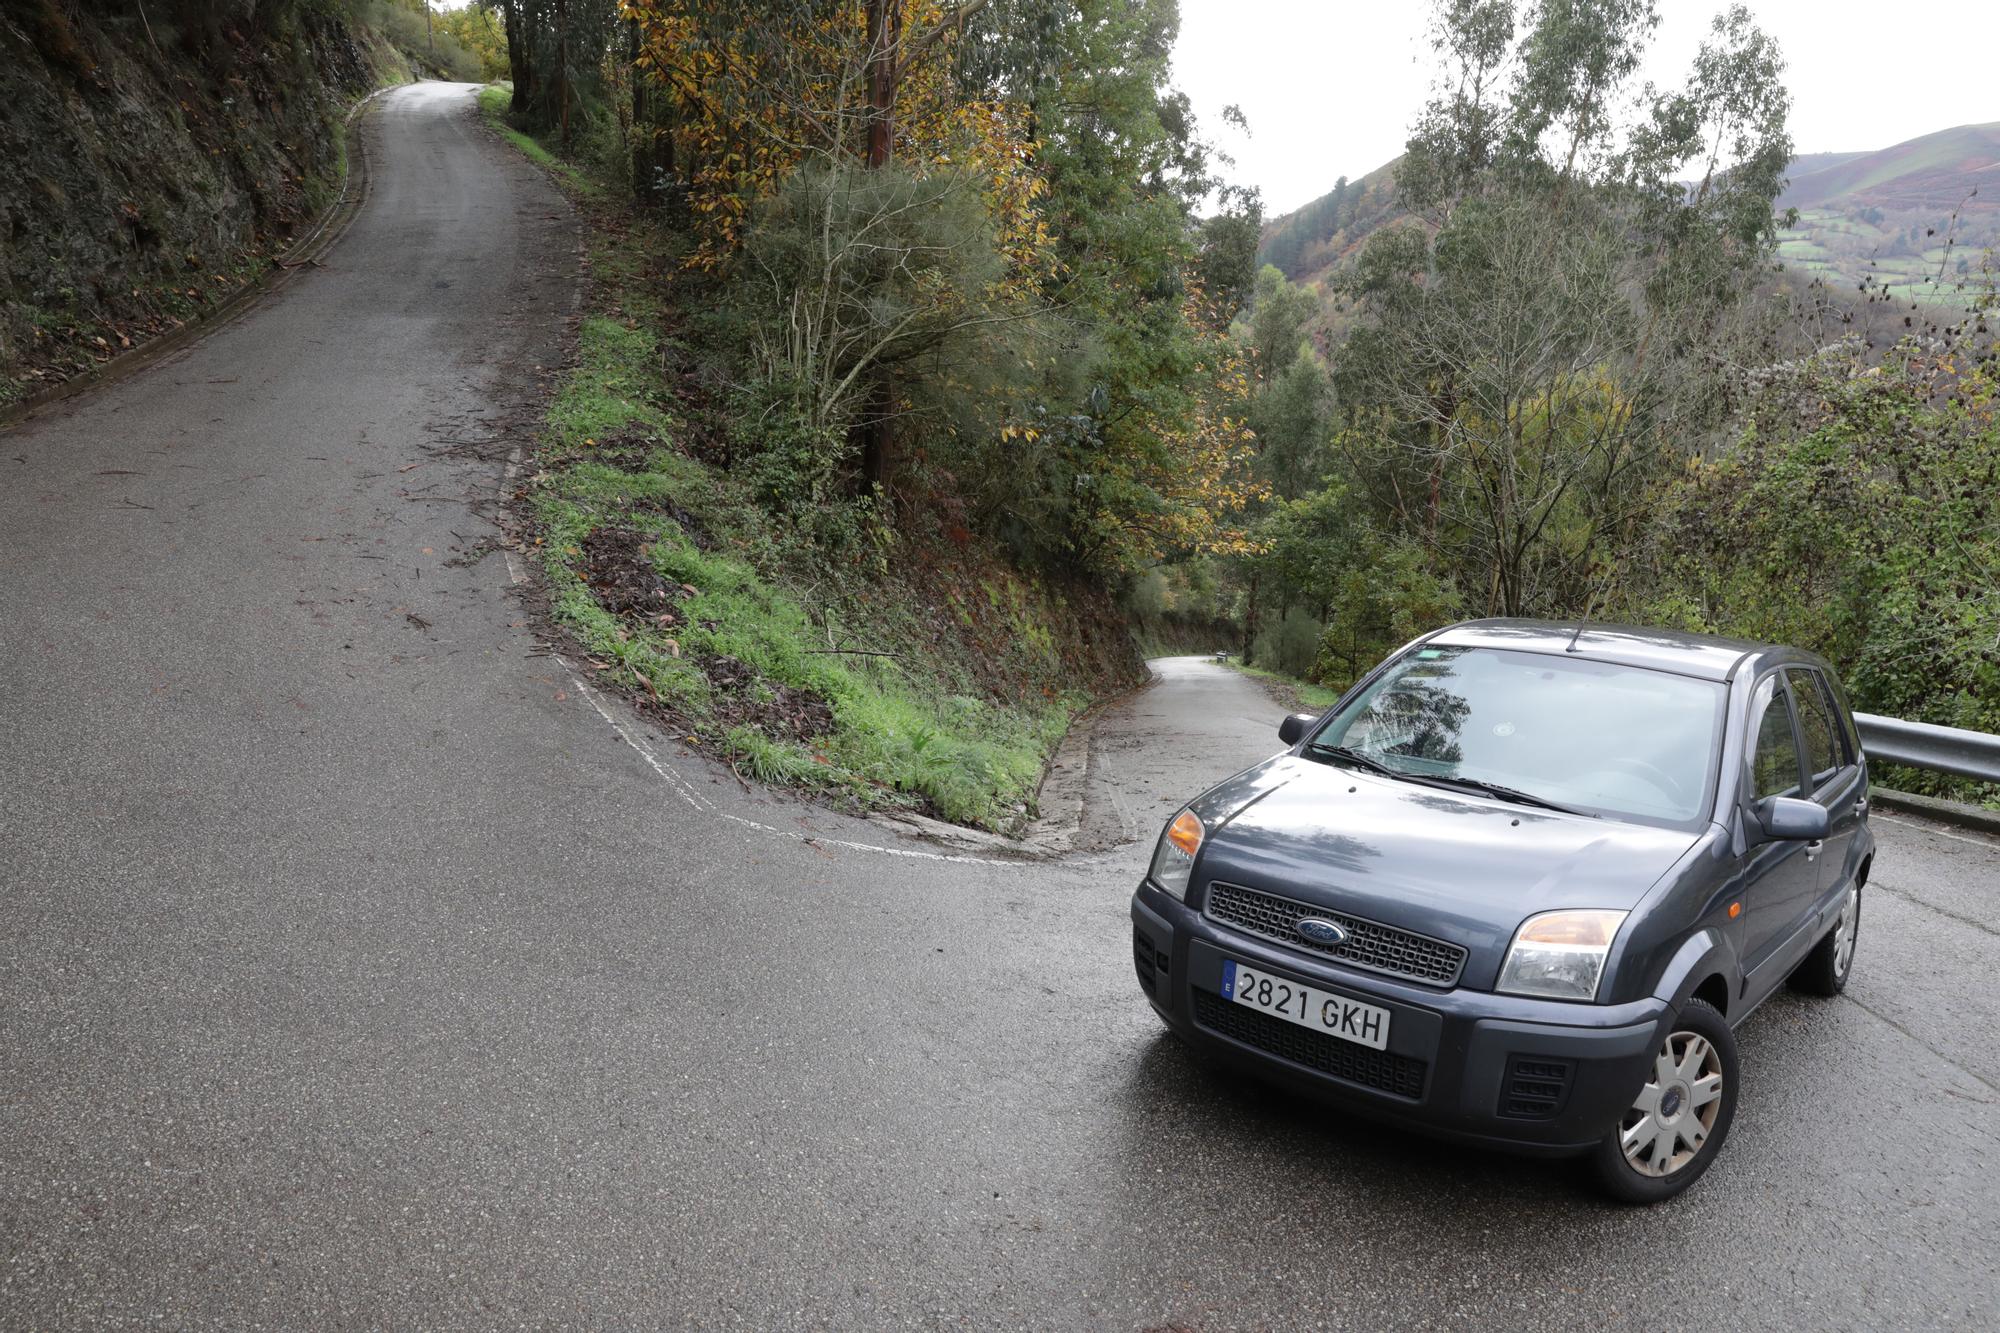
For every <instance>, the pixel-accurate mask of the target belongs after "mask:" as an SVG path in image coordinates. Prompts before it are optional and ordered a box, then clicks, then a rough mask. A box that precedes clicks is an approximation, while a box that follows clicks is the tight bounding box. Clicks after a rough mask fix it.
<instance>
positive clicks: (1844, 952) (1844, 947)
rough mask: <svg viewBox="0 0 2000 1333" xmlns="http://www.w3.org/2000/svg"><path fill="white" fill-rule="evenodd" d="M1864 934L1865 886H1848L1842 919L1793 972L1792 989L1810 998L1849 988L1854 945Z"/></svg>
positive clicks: (1841, 914)
mask: <svg viewBox="0 0 2000 1333" xmlns="http://www.w3.org/2000/svg"><path fill="white" fill-rule="evenodd" d="M1860 935H1861V886H1860V885H1859V884H1850V885H1848V886H1847V897H1846V899H1845V900H1844V901H1842V903H1841V904H1840V916H1839V918H1838V919H1837V920H1835V921H1834V923H1833V929H1832V930H1829V931H1828V932H1826V934H1824V935H1822V936H1820V941H1819V943H1818V944H1815V945H1814V946H1813V951H1812V952H1811V953H1809V954H1807V955H1806V956H1805V960H1804V961H1803V962H1801V963H1800V964H1799V965H1798V968H1797V969H1796V970H1794V971H1793V973H1792V989H1793V990H1801V991H1804V992H1805V993H1806V994H1808V995H1838V994H1840V993H1841V992H1842V991H1844V990H1846V989H1847V974H1848V973H1849V972H1850V971H1852V970H1853V968H1854V944H1855V941H1856V940H1857V939H1858V938H1859V937H1860Z"/></svg>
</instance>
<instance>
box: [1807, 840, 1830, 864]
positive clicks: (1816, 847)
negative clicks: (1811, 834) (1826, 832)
mask: <svg viewBox="0 0 2000 1333" xmlns="http://www.w3.org/2000/svg"><path fill="white" fill-rule="evenodd" d="M1824 850H1826V841H1825V840H1824V839H1822V838H1814V839H1813V840H1812V841H1811V842H1809V843H1807V844H1806V860H1808V861H1811V860H1815V859H1816V858H1817V857H1818V856H1819V854H1820V853H1821V852H1822V851H1824Z"/></svg>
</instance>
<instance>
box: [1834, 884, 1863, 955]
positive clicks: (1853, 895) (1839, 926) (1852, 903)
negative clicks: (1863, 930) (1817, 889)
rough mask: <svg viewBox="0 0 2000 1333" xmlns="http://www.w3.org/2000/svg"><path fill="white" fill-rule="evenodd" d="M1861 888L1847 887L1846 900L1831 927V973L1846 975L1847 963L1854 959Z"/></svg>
mask: <svg viewBox="0 0 2000 1333" xmlns="http://www.w3.org/2000/svg"><path fill="white" fill-rule="evenodd" d="M1860 904H1861V890H1860V889H1858V888H1854V887H1851V886H1850V887H1849V888H1848V890H1847V899H1846V901H1844V902H1842V903H1841V904H1840V920H1839V921H1837V922H1835V923H1834V927H1833V974H1834V975H1835V976H1836V977H1844V976H1846V975H1847V967H1848V964H1850V963H1852V962H1853V961H1854V937H1855V936H1856V935H1857V934H1859V933H1860V932H1859V930H1858V929H1857V928H1858V927H1859V925H1860V920H1859V917H1860V913H1859V911H1858V909H1859V907H1860Z"/></svg>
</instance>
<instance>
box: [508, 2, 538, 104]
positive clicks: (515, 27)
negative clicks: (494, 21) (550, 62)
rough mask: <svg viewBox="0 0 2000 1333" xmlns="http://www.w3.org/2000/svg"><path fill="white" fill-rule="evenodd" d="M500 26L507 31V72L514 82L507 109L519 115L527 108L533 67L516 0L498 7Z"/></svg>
mask: <svg viewBox="0 0 2000 1333" xmlns="http://www.w3.org/2000/svg"><path fill="white" fill-rule="evenodd" d="M500 22H501V26H502V27H503V28H505V30H506V33H507V72H508V74H509V75H511V76H512V79H513V83H514V98H513V100H512V101H511V102H510V103H509V104H508V109H509V110H511V111H512V112H513V113H514V114H515V115H517V116H518V115H520V114H522V113H523V112H525V111H526V110H527V109H528V97H529V95H530V94H531V93H533V92H534V88H535V67H534V65H533V63H532V62H531V60H530V59H529V56H528V32H527V25H526V24H525V23H524V22H523V20H522V17H521V6H520V4H519V2H518V0H507V2H506V4H504V5H503V6H501V9H500Z"/></svg>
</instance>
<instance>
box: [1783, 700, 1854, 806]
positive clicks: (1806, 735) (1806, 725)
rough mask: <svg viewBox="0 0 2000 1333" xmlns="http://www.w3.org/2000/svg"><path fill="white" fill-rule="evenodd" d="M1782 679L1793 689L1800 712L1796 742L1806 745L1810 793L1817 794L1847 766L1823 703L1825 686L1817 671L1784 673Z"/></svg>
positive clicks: (1844, 755)
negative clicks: (1809, 773) (1816, 792)
mask: <svg viewBox="0 0 2000 1333" xmlns="http://www.w3.org/2000/svg"><path fill="white" fill-rule="evenodd" d="M1785 677H1786V679H1787V681H1789V682H1790V684H1791V687H1792V702H1793V703H1794V704H1795V705H1796V706H1797V707H1798V710H1799V739H1800V740H1801V741H1803V742H1805V748H1806V766H1807V768H1808V770H1809V771H1810V772H1811V775H1812V784H1811V785H1812V790H1814V791H1818V790H1819V789H1820V788H1821V787H1823V786H1825V785H1826V784H1827V783H1829V782H1831V781H1832V780H1833V775H1834V774H1835V773H1837V772H1839V771H1840V767H1841V765H1842V764H1844V763H1846V762H1847V756H1846V754H1845V749H1844V747H1843V746H1842V745H1841V741H1840V729H1839V728H1838V727H1837V726H1835V725H1834V721H1833V709H1832V708H1831V707H1830V706H1829V705H1828V704H1827V701H1826V686H1825V685H1823V684H1822V683H1821V682H1820V678H1819V673H1818V672H1817V671H1787V672H1786V673H1785Z"/></svg>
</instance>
